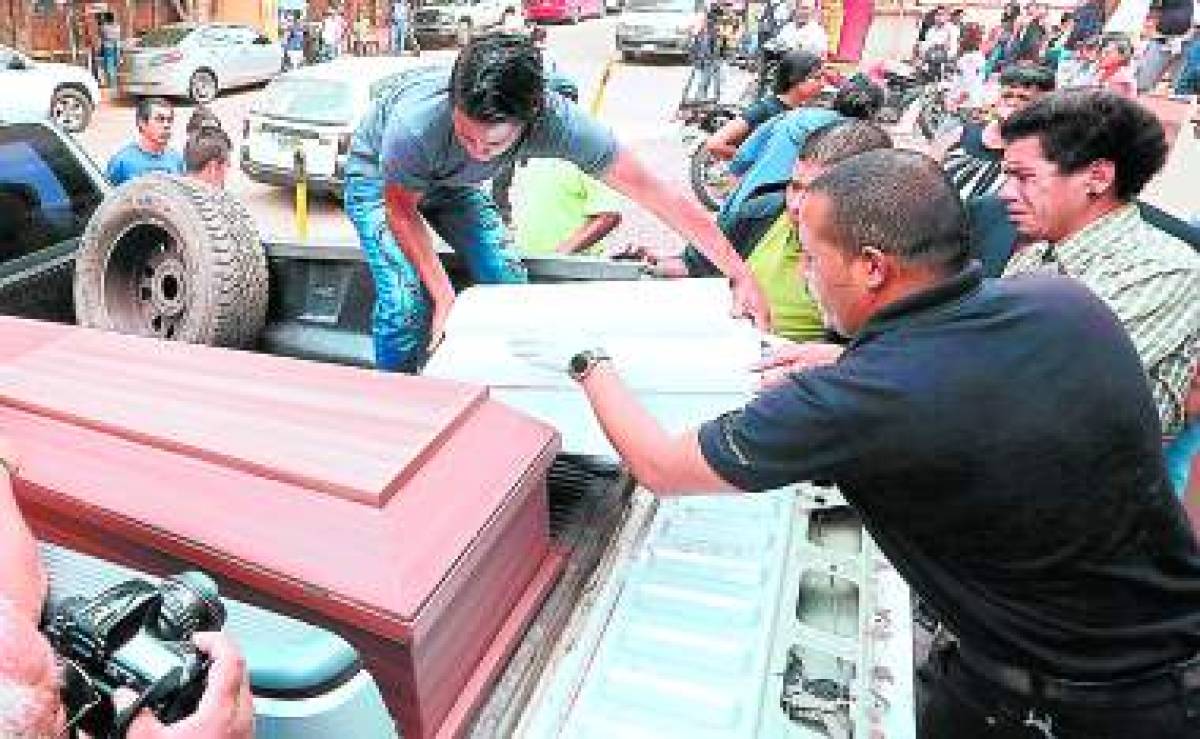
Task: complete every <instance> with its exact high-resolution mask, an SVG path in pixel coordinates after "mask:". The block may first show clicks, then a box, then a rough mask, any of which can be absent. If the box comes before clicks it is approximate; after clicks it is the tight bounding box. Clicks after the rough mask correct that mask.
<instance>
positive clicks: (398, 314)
mask: <svg viewBox="0 0 1200 739" xmlns="http://www.w3.org/2000/svg"><path fill="white" fill-rule="evenodd" d="M383 187H384V181H383V179H382V178H380V177H374V176H362V175H356V174H352V173H347V175H346V193H345V202H346V215H347V216H349V218H350V221H351V222H352V223H353V224H354V229H355V231H357V232H358V240H359V243H360V244H361V245H362V250H363V253H364V255H365V256H366V260H367V266H368V267H369V268H370V270H371V277H372V278H373V279H374V281H375V308H374V311H373V312H372V316H371V333H372V335H373V337H374V340H375V366H376V367H377V368H378V369H381V370H387V371H389V372H416V371H418V370H419V369H420V368H421V366H422V365H423V364H424V363H425V361H426V360H427V359H428V358H429V355H428V345H429V321H430V319H431V318H432V305H431V300H430V297H429V292H428V291H427V290H426V289H425V286H424V285H423V284H422V283H421V278H420V276H419V275H418V274H417V270H416V268H415V267H414V266H413V265H412V263H411V262H409V261H408V258H407V257H405V256H404V253H403V252H402V251H401V250H400V247H399V246H398V245H397V244H396V238H395V236H394V235H393V234H392V230H391V228H390V227H388V223H387V215H386V209H385V205H384V200H383ZM420 212H421V215H422V216H424V217H425V220H426V221H428V222H429V225H430V226H432V227H433V230H434V231H436V232H437V234H438V235H439V236H441V237H442V239H443V240H445V241H446V243H447V244H449V245H450V246H451V248H453V249H454V250H455V251H456V252H458V254H459V255H460V256H461V257H462V259H463V262H464V263H465V264H466V267H467V271H468V272H470V274H471V277H472V279H474V280H475V281H476V282H481V283H499V282H525V281H526V279H527V277H526V274H525V267H524V265H523V264H521V261H520V259H518V258H517V257H516V255H515V254H514V253H513V252H512V251H511V249H510V246H511V245H510V242H509V237H508V232H507V231H506V230H505V229H504V223H503V221H501V220H500V212H499V211H498V210H497V208H496V204H495V203H494V202H492V199H491V198H490V197H489V196H488V195H487V194H485V193H484V192H482V191H480V190H477V189H475V188H473V187H447V188H438V189H434V190H431V191H430V192H428V193H426V194H425V196H424V197H423V198H422V200H421V206H420Z"/></svg>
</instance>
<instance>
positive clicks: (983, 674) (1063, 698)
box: [958, 642, 1200, 706]
mask: <svg viewBox="0 0 1200 739" xmlns="http://www.w3.org/2000/svg"><path fill="white" fill-rule="evenodd" d="M958 656H959V662H960V663H961V664H962V666H963V668H964V669H965V670H967V671H968V672H971V673H973V674H974V675H976V676H977V677H980V678H983V679H984V680H987V681H988V682H991V683H994V684H996V685H999V686H1000V687H1003V688H1005V689H1006V690H1008V691H1009V692H1011V693H1016V694H1017V695H1020V696H1022V697H1024V698H1030V699H1037V700H1044V701H1049V702H1056V703H1071V704H1081V705H1108V706H1111V705H1146V704H1153V703H1162V702H1165V701H1169V700H1171V699H1173V698H1176V697H1178V696H1182V695H1185V694H1187V693H1190V692H1192V691H1197V690H1200V654H1197V655H1194V656H1192V657H1190V658H1188V659H1185V660H1182V661H1180V662H1176V663H1174V664H1170V665H1167V666H1165V667H1161V668H1157V669H1155V670H1153V671H1151V672H1147V673H1144V674H1141V675H1135V676H1133V677H1128V678H1120V679H1118V680H1105V681H1095V682H1091V681H1080V680H1067V679H1064V678H1060V677H1052V676H1050V675H1043V674H1041V673H1038V672H1034V671H1033V670H1029V669H1026V668H1024V667H1017V666H1015V665H1009V664H1005V663H1003V662H998V661H996V660H994V659H992V658H991V657H988V656H986V655H984V654H981V653H979V652H977V651H975V650H973V649H970V648H968V647H966V646H965V645H963V644H962V643H961V642H959V644H958Z"/></svg>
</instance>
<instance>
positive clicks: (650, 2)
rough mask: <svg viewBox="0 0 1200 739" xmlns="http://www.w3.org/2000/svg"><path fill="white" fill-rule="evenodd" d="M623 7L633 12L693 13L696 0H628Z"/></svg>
mask: <svg viewBox="0 0 1200 739" xmlns="http://www.w3.org/2000/svg"><path fill="white" fill-rule="evenodd" d="M625 9H626V10H631V11H633V12H635V13H646V12H654V13H694V12H696V0H628V1H627V2H626V3H625Z"/></svg>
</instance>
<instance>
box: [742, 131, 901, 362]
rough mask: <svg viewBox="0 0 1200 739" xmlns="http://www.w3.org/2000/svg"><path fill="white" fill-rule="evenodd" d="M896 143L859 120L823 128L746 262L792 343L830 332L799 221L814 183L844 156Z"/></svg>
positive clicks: (775, 327)
mask: <svg viewBox="0 0 1200 739" xmlns="http://www.w3.org/2000/svg"><path fill="white" fill-rule="evenodd" d="M891 146H892V139H891V137H890V136H888V134H887V133H886V132H885V131H884V130H883V129H881V128H879V127H878V126H876V125H875V124H873V123H868V122H866V121H860V120H857V119H849V120H845V121H842V122H840V123H834V124H832V125H830V126H826V127H825V128H821V129H818V130H817V131H816V132H814V133H813V134H811V135H810V136H809V138H808V140H807V141H806V142H805V145H804V148H803V149H802V150H801V152H800V158H799V159H797V160H796V166H795V167H794V168H793V170H792V179H791V180H790V181H789V182H788V185H787V191H786V194H785V196H784V200H785V203H786V207H785V208H784V209H783V211H782V212H781V213H780V214H779V216H778V217H777V218H776V219H775V222H774V223H773V224H772V225H771V227H770V228H769V229H767V232H766V233H765V234H763V237H762V238H761V239H760V240H759V242H758V244H757V245H755V247H754V250H753V251H752V252H751V253H750V257H749V258H748V259H747V260H746V264H747V266H749V267H750V272H751V273H752V274H753V275H754V277H755V279H756V280H758V284H759V285H760V286H761V287H762V289H763V292H764V293H765V294H766V296H767V302H768V304H769V305H770V306H771V317H772V331H773V333H775V334H777V335H779V336H782V337H784V338H785V339H790V340H792V341H819V340H821V339H822V338H824V337H825V336H826V330H825V324H824V322H823V320H822V318H821V311H820V309H819V308H818V307H817V304H816V302H815V301H814V300H813V299H812V296H811V295H809V293H808V286H807V285H806V284H805V281H804V279H803V278H802V277H801V275H800V269H801V254H802V251H803V250H802V248H801V244H800V238H799V236H798V234H797V232H796V224H797V223H798V222H799V215H800V206H801V205H802V204H803V202H804V196H805V195H806V194H807V192H808V186H809V185H810V184H812V182H813V181H814V180H816V179H817V178H818V177H820V176H821V175H822V174H824V173H825V171H826V170H828V169H829V168H831V167H833V165H835V164H837V163H838V162H840V161H842V160H843V159H849V158H850V157H852V156H854V155H855V154H861V153H863V152H866V151H872V150H874V149H890V148H891ZM764 197H769V195H768V196H764ZM776 197H778V196H777V195H776Z"/></svg>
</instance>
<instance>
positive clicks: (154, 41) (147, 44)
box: [138, 26, 196, 49]
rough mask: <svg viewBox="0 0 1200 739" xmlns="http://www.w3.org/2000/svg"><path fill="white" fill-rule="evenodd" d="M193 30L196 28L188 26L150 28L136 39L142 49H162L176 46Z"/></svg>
mask: <svg viewBox="0 0 1200 739" xmlns="http://www.w3.org/2000/svg"><path fill="white" fill-rule="evenodd" d="M194 30H196V29H194V28H192V27H190V26H167V27H165V28H152V29H150V30H149V31H146V33H144V34H143V35H142V37H141V38H140V39H139V40H138V46H140V47H141V48H143V49H163V48H166V47H169V46H178V45H179V42H180V41H182V40H183V39H184V38H185V37H186V36H187V35H188V34H189V33H191V32H192V31H194Z"/></svg>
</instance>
